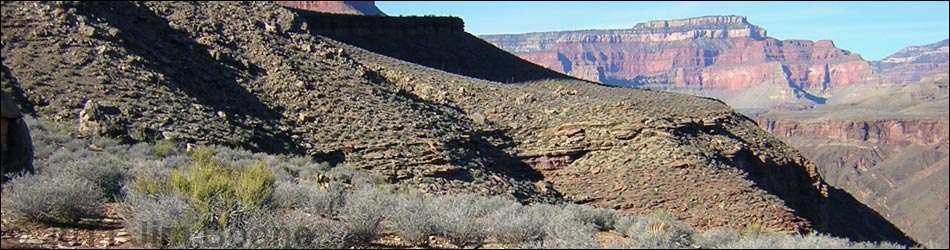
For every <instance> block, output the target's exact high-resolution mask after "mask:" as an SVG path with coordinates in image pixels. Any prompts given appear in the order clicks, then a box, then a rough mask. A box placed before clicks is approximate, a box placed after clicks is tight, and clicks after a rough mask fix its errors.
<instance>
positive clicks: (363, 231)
mask: <svg viewBox="0 0 950 250" xmlns="http://www.w3.org/2000/svg"><path fill="white" fill-rule="evenodd" d="M390 197H391V195H390V194H387V193H383V192H379V191H377V190H376V189H375V188H373V187H369V186H362V187H358V188H356V190H354V191H352V192H351V193H349V194H347V195H346V196H345V199H344V200H345V201H346V202H345V204H344V205H343V207H342V209H341V212H340V216H341V217H342V219H343V221H344V222H346V225H347V227H348V228H349V231H350V233H351V235H352V237H353V239H354V240H355V241H357V242H362V243H368V242H369V241H371V240H373V239H376V238H377V237H378V236H379V233H380V229H381V228H380V224H379V223H380V222H382V221H383V218H384V214H386V213H387V212H389V211H388V209H389V208H390V207H391V206H392V200H391V199H390Z"/></svg>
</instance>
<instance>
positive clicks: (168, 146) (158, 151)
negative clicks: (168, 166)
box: [151, 140, 180, 158]
mask: <svg viewBox="0 0 950 250" xmlns="http://www.w3.org/2000/svg"><path fill="white" fill-rule="evenodd" d="M179 148H180V146H179V145H178V144H176V143H175V142H173V141H171V140H161V141H158V142H157V143H155V146H152V147H151V149H152V150H151V153H152V155H154V156H157V157H159V158H165V157H168V156H170V155H174V154H178V153H180V150H179Z"/></svg>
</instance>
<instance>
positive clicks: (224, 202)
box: [131, 148, 275, 228]
mask: <svg viewBox="0 0 950 250" xmlns="http://www.w3.org/2000/svg"><path fill="white" fill-rule="evenodd" d="M274 181H275V177H274V174H273V173H272V172H270V171H269V170H267V169H266V167H265V166H264V165H263V164H262V163H260V164H257V165H254V166H246V167H240V168H235V167H232V166H229V165H227V164H225V163H223V162H221V161H220V160H218V159H216V158H214V151H212V149H210V148H199V149H195V150H194V151H193V154H192V164H191V165H190V166H189V168H187V169H185V170H182V169H175V170H172V171H171V173H170V174H169V176H168V177H167V178H165V177H164V176H163V175H161V174H155V175H144V176H140V177H137V178H136V179H135V180H134V181H133V182H132V184H131V185H132V189H133V190H134V192H136V193H138V194H141V195H146V196H148V195H151V196H162V195H175V196H179V197H183V198H185V199H186V200H187V201H188V202H189V205H190V206H191V207H192V208H194V210H195V211H196V223H197V224H198V225H197V227H198V228H205V227H212V228H223V227H225V226H227V225H228V223H229V221H230V220H231V219H232V218H233V217H235V216H238V215H239V213H241V212H244V211H250V210H258V209H265V208H267V207H268V206H269V205H270V201H271V197H272V195H273V191H274V187H273V184H274Z"/></svg>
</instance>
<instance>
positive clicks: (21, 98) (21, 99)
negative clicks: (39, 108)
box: [0, 65, 36, 116]
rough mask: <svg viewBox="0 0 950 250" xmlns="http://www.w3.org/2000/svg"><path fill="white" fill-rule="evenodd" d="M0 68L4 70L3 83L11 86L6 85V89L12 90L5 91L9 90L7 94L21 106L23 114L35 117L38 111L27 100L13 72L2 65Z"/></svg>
mask: <svg viewBox="0 0 950 250" xmlns="http://www.w3.org/2000/svg"><path fill="white" fill-rule="evenodd" d="M0 67H2V69H3V72H2V74H3V76H2V77H3V79H4V80H3V81H4V82H7V83H8V84H9V85H6V84H5V85H4V87H8V88H10V89H4V90H9V91H7V93H9V94H10V96H11V97H13V101H15V102H16V103H17V104H19V105H20V111H21V112H23V113H27V114H31V115H34V116H35V115H36V109H35V108H34V107H33V103H32V102H30V100H29V99H27V98H26V93H25V92H23V89H22V88H20V83H19V82H18V80H17V79H16V77H13V72H10V68H7V65H0Z"/></svg>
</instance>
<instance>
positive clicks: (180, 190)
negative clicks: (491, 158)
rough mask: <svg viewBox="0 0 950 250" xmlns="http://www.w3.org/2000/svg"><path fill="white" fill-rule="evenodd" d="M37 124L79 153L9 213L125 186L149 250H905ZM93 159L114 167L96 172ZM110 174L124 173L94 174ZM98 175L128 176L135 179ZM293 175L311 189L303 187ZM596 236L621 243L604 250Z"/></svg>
mask: <svg viewBox="0 0 950 250" xmlns="http://www.w3.org/2000/svg"><path fill="white" fill-rule="evenodd" d="M30 122H31V124H36V126H34V127H35V129H34V131H36V134H37V135H38V136H37V138H44V139H43V140H41V141H38V144H39V145H38V146H40V147H41V148H48V147H49V146H48V145H46V144H47V143H59V144H62V145H73V146H66V147H62V148H61V149H60V150H54V151H53V152H51V153H49V154H44V155H45V157H44V158H43V159H38V160H39V161H41V162H44V166H45V167H44V168H43V169H44V171H42V172H41V173H38V174H37V175H34V176H24V177H19V178H15V179H13V180H12V181H11V182H9V183H7V184H6V185H4V196H3V197H4V198H3V206H4V207H3V208H4V210H5V211H12V212H13V214H16V215H18V218H22V219H28V220H34V221H38V222H44V223H75V222H76V221H77V220H79V219H80V218H87V217H95V216H96V214H97V210H96V208H97V207H98V206H100V205H101V202H103V201H105V200H104V199H103V198H104V196H102V194H103V193H104V192H103V191H102V190H101V188H100V187H103V186H104V185H103V184H102V183H104V182H105V180H108V182H115V183H119V184H120V185H115V186H111V187H113V188H114V187H124V188H122V189H121V190H123V191H122V192H118V194H119V195H118V196H116V198H119V200H121V201H122V206H121V209H120V213H122V214H123V215H124V217H126V219H127V224H126V225H127V226H126V228H127V229H128V231H129V232H130V233H132V235H133V236H134V237H135V238H136V239H138V240H140V241H142V242H148V243H154V244H159V245H161V246H168V247H189V248H206V247H215V248H263V247H275V248H347V247H354V246H355V247H365V246H368V245H369V244H370V243H371V242H374V241H377V240H380V239H382V238H383V237H385V236H387V235H395V236H398V237H400V238H401V239H403V240H404V241H406V242H407V243H408V244H410V245H411V246H422V247H426V246H429V245H430V244H432V243H433V242H430V240H429V239H430V237H440V238H442V239H445V240H447V241H448V242H449V243H451V244H452V245H454V246H458V247H476V246H481V245H484V244H486V243H495V244H505V245H507V246H511V247H520V248H605V247H606V248H677V249H688V248H689V249H691V248H697V247H699V248H814V247H832V248H900V247H903V246H900V245H895V244H891V243H868V242H859V243H855V242H850V241H848V240H847V239H841V238H834V237H829V236H824V235H819V234H810V235H803V236H796V235H786V234H781V233H776V232H771V231H770V230H769V229H766V228H763V227H761V226H760V225H758V224H750V225H749V226H748V227H746V228H744V229H742V230H735V229H715V230H710V231H706V232H702V233H695V232H694V231H693V229H691V228H689V227H688V226H686V225H685V224H683V223H682V222H679V221H676V220H674V219H672V218H671V216H670V215H669V214H668V213H665V212H663V211H660V210H658V211H657V212H655V213H653V214H650V215H642V216H624V215H622V214H620V213H618V212H617V211H615V210H610V209H603V208H592V207H589V206H581V205H571V204H561V205H549V204H530V205H522V204H520V203H519V202H517V201H515V200H512V199H503V198H499V197H490V196H481V195H475V194H452V195H427V194H423V193H419V192H416V191H410V192H403V191H395V190H394V189H393V188H392V187H391V186H392V185H391V184H387V183H386V182H383V181H380V180H379V177H373V175H371V174H369V173H367V172H365V171H360V170H355V169H352V168H350V167H347V166H345V165H338V166H336V167H330V166H328V165H327V164H325V163H318V162H313V161H312V160H307V159H304V158H298V157H285V156H271V155H265V154H252V153H249V152H247V151H240V150H233V149H229V148H224V147H216V146H212V147H199V148H196V149H195V150H193V152H192V153H190V154H184V153H183V152H181V151H179V150H171V151H170V152H171V153H169V154H168V155H166V156H165V157H164V158H156V157H157V156H156V155H154V154H152V153H151V152H154V149H155V148H156V147H163V146H161V145H160V143H159V144H147V143H140V144H136V145H131V146H122V145H120V144H116V143H114V142H110V141H108V140H103V139H101V138H99V139H96V140H100V141H97V142H96V143H98V144H101V145H109V146H108V147H107V149H105V150H102V152H100V153H96V154H93V153H91V152H88V151H84V150H81V149H82V148H83V147H79V146H78V145H83V144H86V143H87V142H84V140H90V139H67V138H61V137H57V136H51V135H50V134H49V132H48V131H47V130H46V128H47V127H48V126H52V124H50V123H48V122H45V121H42V120H36V119H31V120H30ZM67 149H69V150H67ZM97 154H101V155H97ZM119 156H122V158H119ZM66 158H72V159H77V161H76V162H82V163H84V164H80V165H64V166H63V167H65V166H73V167H74V168H75V169H74V170H71V171H74V172H70V171H65V170H62V169H58V168H59V167H58V166H54V165H55V164H54V165H50V163H57V164H58V163H61V162H62V161H61V160H57V159H66ZM92 159H107V160H102V161H100V162H99V163H102V164H91V163H93V162H95V161H93V160H92ZM120 159H125V160H120ZM110 162H111V164H106V163H110ZM116 162H131V163H126V164H121V163H116ZM86 163H89V164H86ZM110 165H114V166H120V167H116V169H121V170H124V171H104V170H103V168H101V167H95V166H110ZM99 172H104V173H111V172H121V173H122V176H127V177H128V178H116V177H115V176H114V175H112V174H97V173H99ZM291 172H295V173H297V175H301V174H300V173H307V174H304V175H309V176H314V178H309V179H307V178H299V177H298V178H295V177H293V176H294V174H291ZM67 177H68V178H67ZM96 183H99V184H96ZM124 183H129V185H127V186H126V185H124ZM105 186H110V185H105ZM55 197H58V199H54V198H55ZM740 232H741V233H740ZM596 234H616V235H618V236H619V237H620V238H618V240H615V241H609V242H600V241H598V240H596V237H595V235H596Z"/></svg>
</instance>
